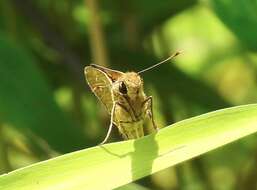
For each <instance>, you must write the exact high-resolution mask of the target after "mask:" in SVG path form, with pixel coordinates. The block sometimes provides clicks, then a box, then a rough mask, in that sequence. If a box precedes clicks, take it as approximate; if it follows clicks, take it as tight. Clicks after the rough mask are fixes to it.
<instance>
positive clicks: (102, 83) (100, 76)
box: [85, 66, 113, 113]
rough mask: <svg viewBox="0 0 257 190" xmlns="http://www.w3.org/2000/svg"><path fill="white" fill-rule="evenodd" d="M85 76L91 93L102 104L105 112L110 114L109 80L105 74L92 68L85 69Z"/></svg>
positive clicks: (110, 82) (110, 94)
mask: <svg viewBox="0 0 257 190" xmlns="http://www.w3.org/2000/svg"><path fill="white" fill-rule="evenodd" d="M85 76H86V80H87V82H88V84H89V86H90V88H91V90H92V91H93V93H94V94H95V95H96V97H97V98H98V99H99V100H100V101H101V102H102V103H103V104H104V106H105V107H106V109H107V111H108V112H109V113H111V110H112V106H113V99H112V98H113V96H112V91H111V84H112V81H111V79H110V78H109V77H108V76H107V74H106V73H104V72H103V71H101V70H100V69H98V68H95V67H93V66H87V67H86V68H85Z"/></svg>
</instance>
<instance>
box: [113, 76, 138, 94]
mask: <svg viewBox="0 0 257 190" xmlns="http://www.w3.org/2000/svg"><path fill="white" fill-rule="evenodd" d="M114 91H115V92H116V93H118V94H121V95H123V96H128V97H130V98H136V97H137V96H140V95H141V93H143V80H142V79H141V77H140V76H139V74H137V73H135V72H127V73H124V74H123V75H122V76H121V77H119V79H118V80H117V81H116V82H115V84H114Z"/></svg>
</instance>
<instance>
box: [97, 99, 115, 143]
mask: <svg viewBox="0 0 257 190" xmlns="http://www.w3.org/2000/svg"><path fill="white" fill-rule="evenodd" d="M116 105H117V102H114V104H113V106H112V111H111V121H110V125H109V129H108V132H107V134H106V136H105V138H104V140H103V141H102V142H101V143H100V145H102V144H104V143H106V142H107V140H108V139H109V137H110V135H111V132H112V127H113V120H114V113H115V108H116Z"/></svg>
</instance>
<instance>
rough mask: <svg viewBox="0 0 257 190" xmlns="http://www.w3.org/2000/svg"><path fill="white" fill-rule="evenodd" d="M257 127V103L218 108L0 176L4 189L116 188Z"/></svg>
mask: <svg viewBox="0 0 257 190" xmlns="http://www.w3.org/2000/svg"><path fill="white" fill-rule="evenodd" d="M256 131H257V104H253V105H246V106H240V107H234V108H229V109H224V110H219V111H215V112H211V113H208V114H204V115H201V116H198V117H194V118H191V119H188V120H184V121H182V122H178V123H176V124H174V125H171V126H169V127H166V128H164V129H162V130H160V131H159V132H158V133H157V134H152V135H149V136H146V137H144V138H141V139H139V140H131V141H126V142H119V143H111V144H106V145H104V146H101V147H100V146H97V147H93V148H89V149H86V150H82V151H77V152H73V153H70V154H66V155H63V156H60V157H57V158H54V159H51V160H47V161H44V162H40V163H37V164H34V165H31V166H29V167H26V168H22V169H19V170H16V171H13V172H11V173H9V174H6V175H2V176H1V177H0V189H1V190H7V189H8V190H27V189H30V190H34V189H35V190H41V189H44V190H80V189H90V190H91V189H101V190H102V189H113V188H115V187H119V186H121V185H124V184H127V183H129V182H132V181H134V180H137V179H139V178H141V177H144V176H146V175H150V174H152V173H154V172H157V171H160V170H162V169H164V168H167V167H170V166H173V165H175V164H177V163H180V162H182V161H185V160H188V159H190V158H192V157H195V156H198V155H200V154H203V153H205V152H208V151H210V150H213V149H215V148H217V147H220V146H222V145H225V144H227V143H229V142H232V141H235V140H237V139H240V138H242V137H244V136H246V135H249V134H252V133H254V132H256ZM231 159H232V158H231Z"/></svg>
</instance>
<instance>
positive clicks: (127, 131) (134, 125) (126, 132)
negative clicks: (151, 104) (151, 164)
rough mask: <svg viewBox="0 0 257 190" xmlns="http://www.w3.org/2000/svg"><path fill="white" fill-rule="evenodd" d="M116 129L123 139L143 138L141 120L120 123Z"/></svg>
mask: <svg viewBox="0 0 257 190" xmlns="http://www.w3.org/2000/svg"><path fill="white" fill-rule="evenodd" d="M118 129H119V132H120V133H121V135H122V137H123V138H124V139H138V138H140V137H143V136H144V128H143V120H139V121H135V122H129V123H120V124H119V125H118Z"/></svg>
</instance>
